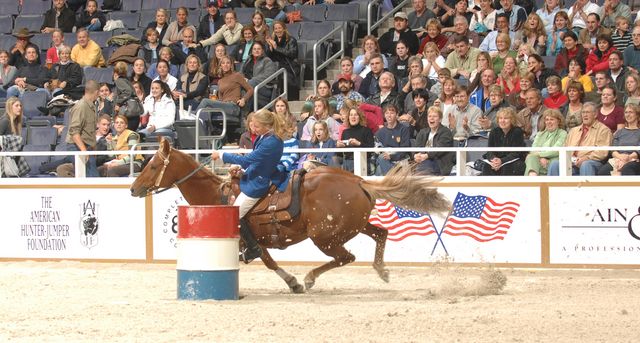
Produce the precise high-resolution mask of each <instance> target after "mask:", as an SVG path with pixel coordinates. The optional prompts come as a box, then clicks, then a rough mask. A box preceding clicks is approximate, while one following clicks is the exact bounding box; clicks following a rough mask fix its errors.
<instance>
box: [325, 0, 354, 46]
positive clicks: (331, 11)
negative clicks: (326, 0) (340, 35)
mask: <svg viewBox="0 0 640 343" xmlns="http://www.w3.org/2000/svg"><path fill="white" fill-rule="evenodd" d="M359 10H360V6H359V5H358V4H356V3H351V4H338V5H329V6H327V21H333V22H346V23H347V26H346V27H347V29H346V32H345V39H346V40H347V41H349V42H350V43H351V46H353V45H355V44H357V42H358V26H359V23H358V11H359Z"/></svg>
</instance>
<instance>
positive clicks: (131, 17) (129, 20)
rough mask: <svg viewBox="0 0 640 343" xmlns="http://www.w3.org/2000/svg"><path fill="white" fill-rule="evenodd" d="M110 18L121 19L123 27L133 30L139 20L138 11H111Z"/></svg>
mask: <svg viewBox="0 0 640 343" xmlns="http://www.w3.org/2000/svg"><path fill="white" fill-rule="evenodd" d="M109 19H111V20H122V23H123V24H124V27H126V28H127V29H130V30H133V29H136V28H138V22H139V21H140V12H135V13H130V12H111V13H110V14H109Z"/></svg>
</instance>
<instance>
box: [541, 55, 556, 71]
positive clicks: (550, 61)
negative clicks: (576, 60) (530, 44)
mask: <svg viewBox="0 0 640 343" xmlns="http://www.w3.org/2000/svg"><path fill="white" fill-rule="evenodd" d="M540 57H542V61H543V62H544V65H545V67H547V68H551V69H553V66H555V65H556V56H540Z"/></svg>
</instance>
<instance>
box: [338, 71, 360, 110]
mask: <svg viewBox="0 0 640 343" xmlns="http://www.w3.org/2000/svg"><path fill="white" fill-rule="evenodd" d="M338 89H339V90H340V93H338V94H337V95H336V102H337V104H336V110H337V111H340V109H341V108H342V105H343V104H344V100H345V99H351V100H353V101H357V102H358V103H361V102H364V97H363V96H362V94H360V93H358V92H356V91H354V90H353V79H352V78H351V74H340V75H338Z"/></svg>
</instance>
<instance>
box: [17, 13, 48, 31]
mask: <svg viewBox="0 0 640 343" xmlns="http://www.w3.org/2000/svg"><path fill="white" fill-rule="evenodd" d="M41 26H42V15H19V16H18V17H16V21H15V23H14V28H15V29H16V30H19V29H21V28H23V27H26V28H27V29H28V30H29V32H40V27H41Z"/></svg>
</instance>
